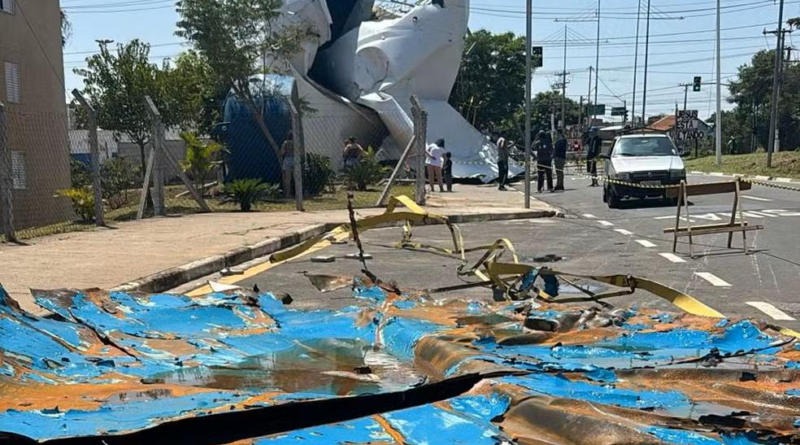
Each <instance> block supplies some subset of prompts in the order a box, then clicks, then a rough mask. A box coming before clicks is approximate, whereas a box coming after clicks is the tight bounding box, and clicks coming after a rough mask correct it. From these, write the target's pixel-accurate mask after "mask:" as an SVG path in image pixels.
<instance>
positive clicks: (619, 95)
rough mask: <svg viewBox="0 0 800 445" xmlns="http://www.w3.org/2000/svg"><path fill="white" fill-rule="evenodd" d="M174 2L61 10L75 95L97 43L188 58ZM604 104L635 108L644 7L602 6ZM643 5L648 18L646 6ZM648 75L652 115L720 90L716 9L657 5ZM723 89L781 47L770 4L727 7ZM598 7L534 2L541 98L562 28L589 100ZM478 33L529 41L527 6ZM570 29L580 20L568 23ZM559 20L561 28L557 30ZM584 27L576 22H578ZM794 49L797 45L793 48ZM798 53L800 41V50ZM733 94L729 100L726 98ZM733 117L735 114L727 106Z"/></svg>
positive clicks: (576, 83)
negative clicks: (139, 43) (692, 85)
mask: <svg viewBox="0 0 800 445" xmlns="http://www.w3.org/2000/svg"><path fill="white" fill-rule="evenodd" d="M171 1H172V0H138V1H134V0H62V1H61V5H62V7H63V8H65V9H66V10H67V11H68V14H69V15H70V19H71V20H72V23H73V36H72V39H71V40H70V42H69V44H68V46H67V48H66V49H65V55H64V60H65V65H66V66H65V69H66V74H67V88H68V89H72V88H75V87H80V86H81V78H80V77H79V76H77V75H75V74H73V73H72V69H73V68H76V67H81V66H85V63H84V59H85V57H86V56H87V54H89V53H91V52H94V51H96V48H97V44H96V43H95V40H97V39H112V40H115V41H116V42H127V41H129V40H131V39H134V38H139V39H141V40H143V41H146V42H149V43H151V44H152V45H153V49H152V50H151V54H152V55H153V56H154V57H153V60H154V61H160V60H161V59H163V58H164V57H174V56H175V55H177V54H179V53H180V52H181V51H182V50H183V49H185V48H183V47H182V46H181V45H180V40H179V39H178V38H177V37H175V35H174V31H175V23H176V21H177V19H178V16H177V14H176V13H175V11H174V7H173V6H172V5H171ZM601 1H602V4H601V8H602V13H601V15H602V16H603V19H602V21H601V30H600V32H601V48H600V51H601V52H600V54H601V58H600V79H601V82H600V90H599V102H600V103H605V104H607V105H608V106H609V107H611V106H621V105H622V100H623V99H625V100H627V101H628V106H629V108H631V104H632V99H633V95H632V91H633V87H632V85H633V75H634V73H633V65H634V52H635V40H634V36H635V35H636V11H637V3H638V0H601ZM642 1H643V8H644V7H645V6H646V2H647V0H642ZM651 1H652V3H651V14H652V17H654V18H656V19H654V20H652V21H651V25H650V33H651V46H650V70H649V77H648V105H647V114H648V115H653V114H657V113H662V112H669V111H670V110H674V108H675V102H676V101H678V102H679V103H680V106H681V107H682V106H683V88H679V87H677V85H678V84H679V83H686V82H691V81H692V78H693V77H694V76H696V75H699V76H703V81H704V82H712V81H713V80H714V78H715V77H714V76H715V72H714V67H715V63H714V60H713V58H714V55H715V45H714V37H715V34H714V27H715V15H714V14H715V12H714V8H715V5H716V1H715V0H694V1H690V0H672V1H670V0H651ZM722 7H723V15H722V28H723V32H722V39H723V42H722V45H723V49H722V55H723V60H722V75H723V82H725V81H726V80H728V79H730V78H731V77H732V76H734V75H735V74H736V72H737V67H738V66H740V65H742V64H744V63H747V62H749V60H750V58H751V56H752V54H754V53H755V52H757V51H759V50H762V49H766V48H768V47H769V48H773V47H774V46H775V37H774V36H768V37H765V36H764V35H762V31H763V30H764V29H775V27H776V25H777V17H778V7H777V5H776V2H773V1H772V0H722ZM596 9H597V0H569V1H564V0H562V1H557V0H534V17H535V18H534V40H535V41H537V44H538V45H542V46H544V51H545V64H544V67H543V68H541V69H540V70H538V71H537V73H536V74H535V76H534V92H538V91H542V90H547V89H549V88H550V87H551V84H552V83H553V82H556V81H557V80H558V79H557V76H556V75H555V74H556V73H559V72H561V71H562V70H563V63H564V59H563V51H564V27H565V25H566V26H567V27H568V31H567V36H568V38H567V71H568V72H570V75H569V76H568V81H569V82H570V84H569V87H568V91H567V94H568V95H569V96H571V97H573V98H574V99H575V100H578V98H579V96H581V95H584V96H585V95H586V94H587V93H588V90H589V73H588V67H589V66H593V65H595V41H596V40H595V37H596V32H597V28H596V26H597V22H596V20H595V19H594V17H595V16H594V14H595V11H596ZM471 10H472V11H471V16H470V28H471V29H473V30H476V29H481V28H485V29H488V30H490V31H493V32H505V31H512V32H515V33H517V34H524V32H525V16H524V13H525V1H524V0H472V4H471ZM786 16H787V17H795V16H800V0H787V1H786ZM563 19H567V20H572V21H569V22H563V21H562V20H563ZM557 20H558V21H557ZM575 20H577V21H575ZM644 27H645V23H644V21H642V42H641V48H640V49H641V50H640V59H639V66H640V68H639V69H640V72H639V75H638V93H637V108H636V113H637V114H641V99H642V86H643V80H644V79H643V64H644ZM790 43H791V42H790ZM798 43H800V41H799V42H798ZM727 93H728V92H727V89H724V90H723V96H727ZM714 107H715V104H714V88H713V86H712V85H707V86H705V85H704V86H703V91H702V92H701V93H693V92H691V91H690V93H689V108H694V109H698V110H699V111H700V114H701V115H702V116H708V115H709V114H710V113H711V112H713V110H714ZM726 108H727V106H726Z"/></svg>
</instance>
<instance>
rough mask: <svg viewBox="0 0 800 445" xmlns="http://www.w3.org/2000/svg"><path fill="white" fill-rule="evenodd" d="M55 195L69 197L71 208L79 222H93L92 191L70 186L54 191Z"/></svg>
mask: <svg viewBox="0 0 800 445" xmlns="http://www.w3.org/2000/svg"><path fill="white" fill-rule="evenodd" d="M56 197H58V198H69V200H70V201H71V202H72V209H73V210H75V214H76V215H78V218H80V220H81V222H85V223H90V222H94V196H93V195H92V191H91V190H89V189H87V188H71V189H66V190H58V191H56Z"/></svg>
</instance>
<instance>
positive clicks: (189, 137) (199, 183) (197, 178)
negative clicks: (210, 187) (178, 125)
mask: <svg viewBox="0 0 800 445" xmlns="http://www.w3.org/2000/svg"><path fill="white" fill-rule="evenodd" d="M181 139H183V142H185V143H186V157H185V158H184V159H183V161H182V162H181V168H182V169H183V171H184V172H186V173H188V174H189V176H191V178H192V180H193V181H194V187H195V189H197V191H198V192H199V193H200V194H201V195H202V194H204V193H205V190H204V188H205V185H206V181H207V180H208V178H209V177H210V176H211V174H212V173H213V172H214V170H215V169H216V168H217V158H218V156H219V153H220V152H221V151H222V145H220V144H217V143H216V142H209V143H206V142H203V141H202V140H201V139H200V137H199V136H198V135H197V134H196V133H188V132H184V133H181Z"/></svg>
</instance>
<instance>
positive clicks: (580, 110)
mask: <svg viewBox="0 0 800 445" xmlns="http://www.w3.org/2000/svg"><path fill="white" fill-rule="evenodd" d="M583 124H584V123H583V96H581V102H580V105H579V106H578V128H581V129H582V128H583V126H584V125H583Z"/></svg>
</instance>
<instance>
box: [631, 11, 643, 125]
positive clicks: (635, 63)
mask: <svg viewBox="0 0 800 445" xmlns="http://www.w3.org/2000/svg"><path fill="white" fill-rule="evenodd" d="M637 3H638V4H639V7H638V8H637V9H636V11H637V12H636V51H635V52H634V56H633V105H632V106H631V108H632V109H633V112H632V113H631V119H633V126H634V127H636V80H637V79H636V78H637V75H638V74H639V26H640V24H641V22H642V0H638V2H637Z"/></svg>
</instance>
